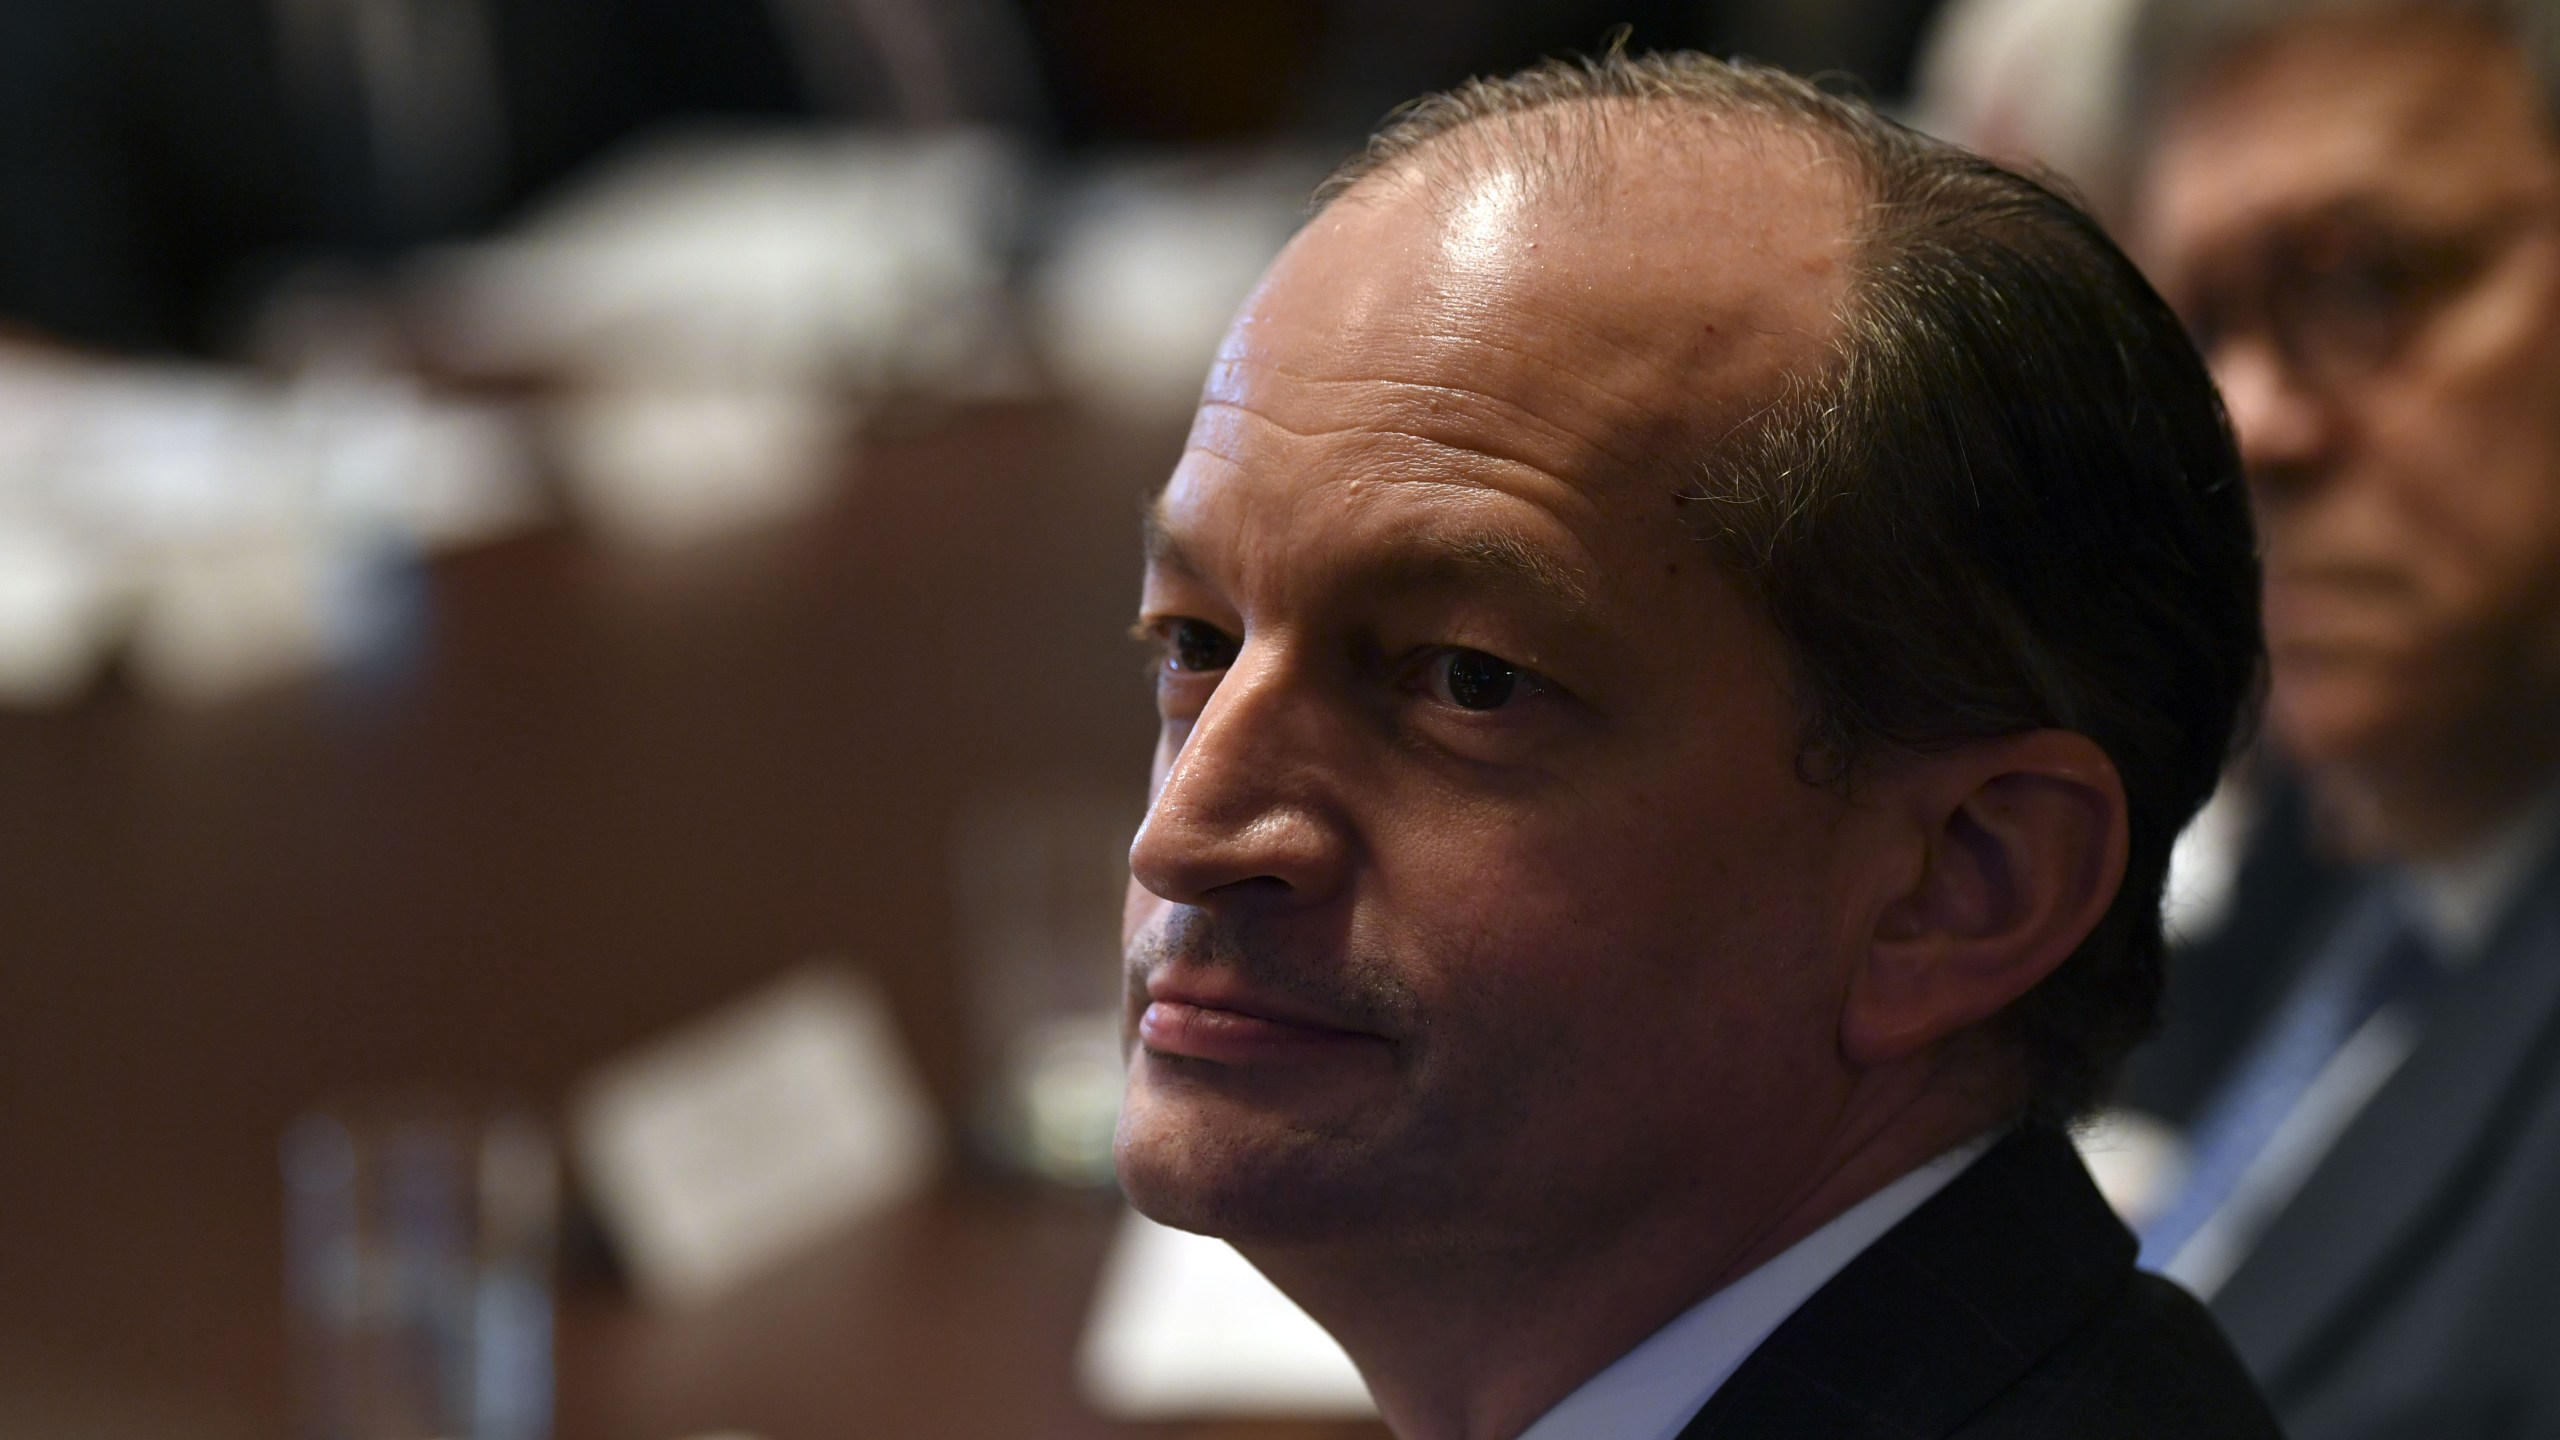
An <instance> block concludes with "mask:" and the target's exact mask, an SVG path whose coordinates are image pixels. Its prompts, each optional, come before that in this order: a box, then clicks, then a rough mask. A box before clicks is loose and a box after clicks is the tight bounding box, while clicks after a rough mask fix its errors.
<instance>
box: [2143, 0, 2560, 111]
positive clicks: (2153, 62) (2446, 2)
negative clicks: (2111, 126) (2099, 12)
mask: <svg viewBox="0 0 2560 1440" xmlns="http://www.w3.org/2000/svg"><path fill="white" fill-rule="evenodd" d="M2333 15H2390V16H2400V15H2406V16H2412V17H2417V18H2423V19H2440V20H2447V21H2452V22H2454V23H2457V24H2467V25H2475V26H2479V27H2482V28H2484V29H2486V30H2488V31H2491V32H2493V33H2496V34H2500V35H2504V36H2506V37H2507V38H2508V39H2510V40H2511V41H2513V42H2514V44H2515V46H2516V48H2517V50H2518V52H2519V53H2520V55H2521V56H2522V58H2523V60H2524V62H2525V65H2526V66H2527V68H2528V69H2530V70H2531V72H2532V74H2533V78H2534V81H2535V88H2536V90H2537V91H2539V93H2540V94H2541V96H2542V109H2543V121H2544V124H2545V126H2546V127H2549V128H2551V129H2552V131H2553V133H2554V135H2555V137H2560V0H2145V3H2144V4H2143V6H2142V9H2141V12H2140V14H2139V15H2138V16H2137V17H2136V18H2135V21H2134V26H2133V34H2132V38H2131V50H2130V53H2129V54H2128V55H2127V57H2126V60H2127V65H2126V82H2127V83H2126V85H2125V95H2124V99H2125V106H2126V115H2125V119H2126V122H2127V123H2126V125H2125V127H2124V132H2125V134H2126V135H2127V137H2128V138H2131V139H2134V140H2135V141H2137V142H2139V141H2140V139H2141V138H2142V137H2143V136H2145V135H2147V134H2148V133H2149V131H2150V129H2151V127H2152V126H2153V124H2155V123H2156V122H2157V120H2158V119H2159V116H2160V114H2161V113H2162V112H2163V111H2164V110H2166V109H2167V108H2168V107H2169V106H2170V105H2172V104H2174V103H2176V102H2177V100H2178V99H2179V97H2180V95H2181V94H2182V92H2183V91H2184V90H2185V89H2186V87H2188V86H2191V85H2193V84H2195V83H2196V82H2197V81H2198V80H2199V79H2201V78H2203V77H2204V76H2206V75H2208V74H2210V73H2211V72H2212V71H2213V70H2214V69H2215V68H2216V67H2217V66H2218V65H2220V64H2222V63H2223V62H2225V61H2228V60H2230V59H2231V58H2232V57H2233V56H2235V55H2236V54H2238V52H2240V51H2241V50H2243V49H2245V48H2247V47H2248V46H2250V45H2252V44H2254V43H2256V42H2258V41H2261V40H2264V39H2266V38H2268V37H2269V36H2272V35H2275V34H2277V33H2279V32H2281V31H2283V30H2286V29H2289V28H2291V27H2292V26H2294V25H2297V24H2300V23H2302V22H2304V21H2306V20H2312V19H2316V18H2320V17H2324V16H2333Z"/></svg>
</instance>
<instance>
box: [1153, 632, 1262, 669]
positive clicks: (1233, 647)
mask: <svg viewBox="0 0 2560 1440" xmlns="http://www.w3.org/2000/svg"><path fill="white" fill-rule="evenodd" d="M1156 633H1157V635H1158V637H1159V643H1160V644H1162V645H1163V647H1164V668H1166V669H1167V670H1179V671H1188V672H1192V673H1200V672H1208V671H1217V670H1224V669H1226V668H1227V667H1228V666H1230V665H1233V664H1234V663H1236V652H1237V650H1238V649H1239V648H1241V642H1239V641H1238V640H1237V639H1236V637H1234V636H1233V635H1230V634H1228V633H1227V632H1226V631H1224V630H1221V629H1219V628H1218V627H1217V626H1215V625H1212V624H1210V623H1208V622H1207V621H1205V620H1192V619H1174V620H1167V621H1164V622H1163V623H1162V624H1161V625H1160V626H1159V627H1158V628H1157V632H1156Z"/></svg>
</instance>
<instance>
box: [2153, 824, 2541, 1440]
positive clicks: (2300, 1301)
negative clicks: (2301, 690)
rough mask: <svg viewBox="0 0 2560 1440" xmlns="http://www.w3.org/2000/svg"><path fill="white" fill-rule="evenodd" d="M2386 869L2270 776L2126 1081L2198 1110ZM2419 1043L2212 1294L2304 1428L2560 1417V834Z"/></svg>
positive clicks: (2369, 1435) (2366, 1428) (2503, 1425)
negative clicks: (2199, 935)
mask: <svg viewBox="0 0 2560 1440" xmlns="http://www.w3.org/2000/svg"><path fill="white" fill-rule="evenodd" d="M2382 883H2388V882H2387V880H2386V878H2385V875H2384V873H2383V872H2379V871H2375V870H2368V869H2353V868H2346V867H2340V866H2336V865H2332V864H2328V863H2325V862H2323V861H2321V860H2320V859H2319V858H2317V857H2316V855H2315V854H2314V853H2313V847H2312V846H2311V844H2310V829H2309V825H2308V822H2307V820H2306V818H2305V815H2304V810H2303V806H2302V803H2301V800H2300V798H2299V796H2298V794H2295V793H2293V792H2291V791H2289V790H2279V792H2278V793H2277V796H2276V798H2275V800H2274V802H2273V803H2272V804H2271V806H2270V808H2269V812H2268V814H2267V816H2266V818H2265V819H2264V820H2263V821H2262V822H2261V823H2260V825H2259V826H2258V829H2257V833H2256V835H2255V837H2254V838H2253V842H2252V844H2251V846H2250V848H2249V851H2248V854H2247V858H2246V859H2245V861H2244V863H2243V869H2242V872H2241V876H2240V881H2239V885H2240V889H2239V893H2238V894H2237V895H2236V896H2235V905H2234V910H2233V912H2232V916H2231V919H2230V921H2229V923H2228V924H2227V925H2226V926H2225V927H2224V928H2223V929H2222V930H2221V931H2220V932H2218V933H2217V934H2216V935H2215V936H2214V937H2213V939H2212V940H2211V941H2210V942H2208V946H2207V947H2199V948H2198V949H2196V950H2194V951H2191V952H2189V953H2186V954H2184V955H2182V956H2181V957H2180V959H2179V961H2178V962H2177V965H2178V968H2177V969H2176V971H2175V972H2174V976H2173V989H2172V996H2173V1009H2172V1016H2173V1018H2172V1021H2171V1023H2170V1026H2169V1029H2168V1031H2167V1032H2166V1034H2164V1035H2163V1037H2162V1039H2161V1042H2160V1044H2158V1045H2157V1046H2155V1047H2154V1048H2153V1049H2152V1050H2151V1051H2149V1052H2147V1053H2146V1054H2145V1055H2143V1056H2142V1058H2141V1059H2140V1061H2139V1062H2138V1063H2137V1066H2136V1069H2135V1073H2134V1076H2133V1079H2132V1081H2131V1083H2130V1086H2129V1089H2128V1093H2127V1099H2128V1100H2129V1101H2130V1102H2131V1103H2132V1104H2134V1105H2135V1106H2136V1107H2137V1108H2145V1109H2150V1110H2153V1111H2154V1112H2155V1113H2160V1114H2163V1115H2166V1116H2169V1117H2171V1118H2174V1119H2181V1120H2183V1119H2185V1118H2187V1117H2188V1116H2189V1115H2191V1114H2192V1112H2193V1110H2194V1109H2195V1108H2196V1106H2197V1105H2198V1104H2199V1103H2200V1102H2201V1099H2202V1098H2203V1097H2204V1096H2206V1095H2208V1094H2210V1093H2211V1091H2212V1089H2213V1086H2214V1084H2215V1082H2216V1081H2217V1080H2218V1079H2220V1078H2221V1077H2222V1075H2223V1074H2224V1073H2225V1072H2226V1071H2227V1069H2228V1067H2229V1066H2230V1065H2231V1064H2232V1062H2233V1060H2234V1058H2235V1056H2236V1055H2237V1054H2238V1053H2240V1052H2241V1050H2242V1049H2243V1048H2244V1047H2245V1046H2246V1044H2247V1043H2248V1040H2249V1038H2250V1030H2251V1028H2252V1026H2253V1023H2254V1022H2255V1021H2258V1020H2262V1019H2263V1018H2264V1017H2265V1016H2266V1015H2267V1014H2268V1013H2269V1012H2270V1011H2271V1010H2272V1009H2273V1008H2274V1005H2275V1004H2276V1003H2277V1001H2278V1000H2279V999H2280V998H2281V996H2282V995H2283V993H2284V989H2285V987H2286V986H2287V984H2288V983H2289V982H2290V979H2291V977H2292V976H2293V975H2295V974H2297V973H2299V971H2300V970H2301V969H2302V968H2303V964H2304V961H2305V959H2306V957H2308V956H2309V955H2311V954H2313V953H2316V952H2317V950H2318V949H2319V947H2320V946H2321V944H2322V943H2323V941H2324V940H2325V939H2326V938H2327V935H2328V932H2329V930H2330V929H2331V927H2332V926H2333V925H2334V924H2335V923H2336V922H2337V920H2338V919H2339V917H2340V916H2341V915H2342V914H2343V913H2344V912H2345V911H2346V909H2347V908H2348V907H2349V905H2351V904H2352V903H2353V901H2354V899H2355V898H2356V896H2357V895H2358V894H2360V893H2361V892H2362V890H2363V888H2364V887H2366V886H2370V885H2376V884H2382ZM2421 1005H2422V1008H2421V1010H2420V1012H2419V1016H2418V1019H2419V1025H2420V1029H2419V1038H2418V1041H2417V1044H2416V1048H2415V1049H2414V1050H2413V1051H2411V1053H2410V1055H2409V1057H2408V1058H2407V1059H2406V1060H2405V1061H2404V1062H2402V1064H2401V1065H2400V1066H2399V1068H2398V1069H2397V1070H2396V1071H2394V1072H2393V1074H2392V1076H2391V1078H2390V1079H2389V1080H2388V1081H2387V1082H2386V1083H2385V1084H2384V1085H2383V1087H2382V1089H2381V1090H2380V1091H2378V1092H2377V1093H2376V1094H2375V1095H2374V1096H2373V1098H2372V1099H2371V1100H2369V1101H2368V1102H2367V1103H2366V1104H2365V1105H2364V1107H2363V1108H2362V1109H2361V1110H2360V1111H2359V1112H2358V1113H2357V1115H2356V1117H2355V1119H2354V1121H2353V1122H2352V1123H2351V1124H2350V1125H2349V1126H2348V1128H2347V1129H2346V1130H2345V1131H2344V1133H2343V1134H2341V1135H2340V1137H2339V1138H2338V1140H2337V1142H2336V1143H2335V1144H2334V1145H2333V1146H2332V1147H2331V1148H2330V1150H2329V1151H2328V1153H2327V1155H2326V1156H2325V1157H2324V1158H2323V1159H2322V1161H2321V1162H2320V1164H2319V1165H2318V1166H2317V1168H2316V1169H2314V1170H2313V1172H2312V1173H2311V1175H2310V1177H2309V1178H2308V1179H2307V1180H2306V1181H2305V1182H2304V1183H2303V1186H2302V1188H2301V1190H2300V1191H2299V1192H2297V1193H2296V1195H2295V1196H2294V1197H2293V1199H2292V1200H2291V1201H2290V1203H2288V1204H2287V1205H2286V1206H2285V1208H2284V1209H2283V1211H2282V1212H2281V1213H2280V1214H2279V1215H2278V1216H2277V1218H2275V1219H2274V1220H2273V1221H2272V1222H2271V1223H2270V1224H2269V1225H2268V1227H2267V1228H2266V1230H2265V1231H2263V1232H2262V1233H2261V1234H2260V1236H2259V1237H2258V1239H2257V1241H2256V1243H2255V1244H2254V1245H2253V1246H2252V1248H2251V1249H2250V1251H2249V1253H2248V1256H2247V1258H2246V1259H2245V1260H2244V1261H2243V1262H2242V1263H2241V1264H2240V1266H2239V1268H2238V1269H2237V1270H2235V1271H2234V1272H2233V1273H2232V1275H2231V1277H2230V1278H2229V1279H2228V1280H2227V1281H2226V1282H2225V1283H2224V1284H2223V1286H2222V1288H2221V1289H2220V1290H2219V1291H2218V1292H2217V1293H2216V1294H2215V1296H2214V1297H2213V1302H2212V1308H2213V1312H2214V1314H2215V1315H2216V1317H2217V1318H2219V1319H2220V1320H2221V1321H2222V1324H2223V1326H2224V1328H2225V1329H2226V1330H2227V1331H2228V1333H2229V1334H2230V1336H2231V1340H2232V1343H2233V1345H2234V1346H2236V1347H2237V1348H2238V1349H2239V1351H2240V1352H2241V1354H2242V1356H2243V1357H2244V1358H2245V1359H2246V1360H2247V1361H2248V1362H2249V1365H2250V1368H2251V1369H2252V1370H2253V1371H2254V1372H2255V1373H2256V1374H2257V1375H2258V1376H2259V1378H2260V1380H2261V1382H2262V1383H2263V1384H2264V1386H2265V1388H2266V1391H2267V1394H2268V1398H2269V1400H2270V1401H2271V1402H2272V1403H2273V1404H2274V1405H2275V1407H2276V1409H2277V1411H2278V1413H2279V1414H2281V1415H2282V1416H2283V1417H2284V1420H2285V1424H2286V1426H2287V1429H2288V1430H2289V1431H2290V1432H2291V1433H2293V1434H2294V1435H2295V1436H2296V1437H2297V1440H2396V1437H2404V1436H2405V1437H2411V1440H2416V1437H2427V1440H2496V1437H2542V1436H2554V1435H2560V853H2551V854H2546V855H2544V856H2543V857H2541V860H2540V862H2539V865H2538V868H2537V869H2536V871H2535V872H2534V874H2533V876H2532V877H2531V878H2530V879H2528V880H2527V881H2526V882H2524V884H2523V885H2522V887H2521V888H2520V890H2519V892H2518V896H2517V898H2516V899H2515V900H2514V901H2512V902H2511V903H2510V905H2509V907H2508V910H2507V912H2506V914H2505V915H2504V916H2503V917H2502V918H2501V919H2500V921H2499V922H2498V923H2497V925H2496V926H2495V928H2493V930H2492V931H2491V932H2490V935H2489V938H2488V940H2487V942H2486V944H2485V945H2484V947H2483V948H2482V950H2481V952H2480V953H2479V954H2478V955H2477V956H2476V957H2475V958H2474V959H2472V960H2471V961H2470V962H2469V963H2468V964H2465V965H2462V966H2460V967H2458V968H2456V969H2454V970H2453V971H2452V972H2451V973H2450V974H2448V975H2447V976H2446V977H2445V978H2444V979H2443V980H2441V981H2440V982H2438V984H2437V985H2436V986H2434V987H2433V988H2432V989H2431V990H2430V991H2429V993H2428V994H2427V995H2426V997H2425V998H2424V1000H2423V1001H2422V1002H2421Z"/></svg>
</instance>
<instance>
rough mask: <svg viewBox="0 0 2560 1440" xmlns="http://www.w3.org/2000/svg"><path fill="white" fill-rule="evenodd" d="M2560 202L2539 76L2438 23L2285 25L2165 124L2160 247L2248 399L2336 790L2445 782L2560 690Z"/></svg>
mask: <svg viewBox="0 0 2560 1440" xmlns="http://www.w3.org/2000/svg"><path fill="white" fill-rule="evenodd" d="M2555 205H2560V157H2555V153H2554V150H2553V147H2552V145H2551V143H2550V141H2549V139H2548V132H2547V131H2546V130H2545V128H2544V126H2543V122H2542V119H2541V117H2540V115H2539V113H2538V110H2537V108H2536V104H2535V97H2534V94H2533V91H2532V88H2531V86H2530V84H2529V82H2528V80H2527V77H2526V73H2525V70H2524V67H2523V66H2522V65H2521V64H2520V63H2519V61H2518V60H2517V59H2516V57H2515V56H2514V55H2513V54H2512V53H2511V52H2509V51H2507V50H2506V49H2504V48H2502V47H2501V46H2500V45H2499V44H2498V43H2496V42H2495V41H2494V40H2493V39H2491V38H2490V37H2488V36H2485V35H2480V34H2475V33H2473V32H2472V31H2470V30H2469V29H2467V28H2463V27H2460V26H2457V25H2454V24H2450V23H2447V22H2444V21H2428V20H2416V19H2410V18H2407V17H2397V18H2392V17H2364V18H2361V19H2343V20H2334V21H2323V22H2318V23H2314V24H2310V25H2307V26H2305V27H2303V28H2299V29H2296V30H2293V31H2289V32H2285V33H2283V34H2282V35H2280V36H2279V37H2278V38H2276V39H2275V40H2273V41H2272V42H2269V43H2266V44H2263V45H2261V46H2259V47H2258V48H2256V49H2255V50H2253V51H2251V52H2248V53H2246V54H2244V55H2242V56H2241V57H2239V58H2238V59H2236V60H2235V61H2233V62H2232V63H2231V64H2230V65H2228V66H2227V67H2226V68H2225V69H2224V70H2223V71H2222V72H2221V73H2220V74H2218V75H2216V76H2215V77H2213V78H2212V79H2211V80H2209V81H2208V82H2207V83H2206V85H2205V86H2204V88H2202V89H2201V90H2199V91H2198V92H2196V93H2195V94H2194V95H2193V96H2192V97H2191V98H2190V99H2188V100H2186V101H2185V102H2183V103H2182V104H2180V105H2179V106H2177V107H2176V108H2175V110H2174V111H2173V113H2172V114H2171V115H2170V116H2169V118H2168V123H2167V125H2166V126H2165V128H2164V130H2163V132H2162V136H2161V141H2160V144H2159V145H2158V146H2157V148H2156V149H2155V151H2154V155H2153V160H2152V164H2151V168H2150V172H2149V175H2148V178H2147V182H2146V185H2145V188H2144V196H2143V203H2142V206H2141V211H2142V220H2143V224H2142V229H2143V235H2142V237H2141V238H2142V240H2143V243H2144V248H2145V249H2146V250H2147V252H2148V258H2149V259H2150V260H2151V261H2152V263H2153V266H2154V269H2155V273H2156V274H2157V275H2158V277H2159V279H2160V281H2161V286H2162V290H2163V291H2164V293H2166V294H2167V295H2168V297H2169V299H2170V300H2171V302H2172V303H2173V304H2175V305H2177V306H2178V307H2179V309H2180V310H2181V312H2182V313H2184V314H2185V315H2186V316H2187V318H2188V320H2189V322H2190V323H2191V324H2192V325H2193V326H2194V327H2195V329H2196V333H2197V337H2198V340H2199V342H2200V343H2201V344H2202V345H2203V347H2204V349H2205V351H2206V355H2207V358H2208V359H2209V360H2210V361H2211V362H2212V365H2213V368H2214V373H2215V377H2216V379H2217V380H2219V381H2220V383H2221V385H2222V388H2223V391H2224V394H2225V397H2226V398H2227V400H2228V402H2229V404H2230V407H2231V415H2232V421H2233V424H2234V426H2235V428H2236V429H2237V431H2238V434H2239V439H2240V445H2241V450H2242V452H2243V454H2244V456H2245V458H2246V459H2247V461H2248V463H2249V469H2250V476H2251V485H2252V489H2253V492H2254V496H2255V500H2256V505H2257V511H2258V520H2259V527H2260V533H2261V535H2262V536H2263V539H2264V543H2265V547H2266V562H2267V565H2266V569H2267V597H2266V598H2267V605H2266V623H2267V638H2268V644H2269V649H2270V652H2271V654H2272V656H2273V659H2274V664H2275V677H2274V678H2275V685H2274V694H2273V702H2272V712H2271V719H2272V723H2273V725H2274V727H2275V730H2276V733H2277V735H2278V737H2279V738H2280V739H2281V740H2282V741H2283V743H2284V744H2285V746H2286V748H2287V749H2288V750H2289V751H2290V752H2291V753H2292V754H2293V755H2294V756H2295V757H2296V758H2297V759H2299V760H2301V761H2302V762H2304V763H2306V764H2308V765H2310V766H2312V767H2313V768H2314V770H2315V771H2317V770H2319V769H2321V768H2323V767H2327V766H2332V765H2344V766H2346V767H2348V768H2349V769H2350V770H2353V769H2357V768H2360V767H2374V766H2395V765H2406V764H2409V763H2411V762H2415V763H2417V764H2419V765H2421V766H2426V765H2438V764H2441V763H2443V762H2444V761H2445V760H2446V759H2448V758H2452V754H2453V752H2458V751H2459V750H2460V749H2461V747H2463V746H2465V745H2466V744H2477V743H2479V742H2480V741H2481V740H2482V739H2483V738H2484V736H2487V735H2493V734H2494V731H2492V730H2489V729H2488V728H2487V727H2488V726H2489V725H2490V724H2491V723H2492V722H2493V720H2494V717H2497V716H2500V715H2502V714H2506V715H2512V714H2516V713H2523V712H2530V713H2540V711H2539V708H2538V703H2536V704H2525V703H2522V702H2526V701H2531V700H2534V698H2535V697H2538V696H2539V695H2540V694H2542V693H2543V692H2544V691H2545V690H2547V689H2548V688H2549V687H2550V686H2551V684H2552V682H2553V679H2554V677H2555V676H2560V644H2556V643H2555V634H2560V625H2556V624H2555V622H2560V229H2555V221H2560V210H2555Z"/></svg>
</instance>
